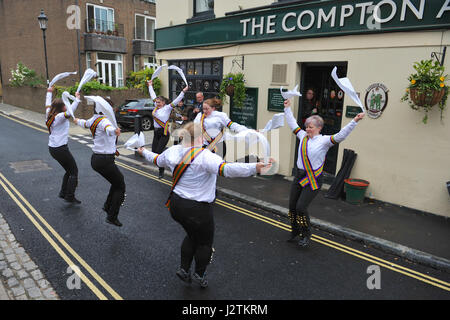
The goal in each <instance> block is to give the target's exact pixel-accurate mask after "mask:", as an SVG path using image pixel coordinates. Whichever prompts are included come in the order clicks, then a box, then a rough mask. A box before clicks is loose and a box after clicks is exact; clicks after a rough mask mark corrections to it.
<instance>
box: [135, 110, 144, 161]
mask: <svg viewBox="0 0 450 320" xmlns="http://www.w3.org/2000/svg"><path fill="white" fill-rule="evenodd" d="M141 131H142V117H141V116H140V115H137V116H136V117H135V118H134V133H136V134H137V135H139V133H141ZM134 155H135V156H140V155H139V152H137V151H135V152H134Z"/></svg>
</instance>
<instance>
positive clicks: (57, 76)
mask: <svg viewBox="0 0 450 320" xmlns="http://www.w3.org/2000/svg"><path fill="white" fill-rule="evenodd" d="M72 74H77V73H76V72H63V73H60V74H58V75H56V76H55V77H54V78H53V80H52V81H51V82H50V84H49V85H48V87H49V88H51V87H52V86H53V85H54V84H55V83H56V82H58V81H59V80H61V79H64V78H67V77H68V76H70V75H72Z"/></svg>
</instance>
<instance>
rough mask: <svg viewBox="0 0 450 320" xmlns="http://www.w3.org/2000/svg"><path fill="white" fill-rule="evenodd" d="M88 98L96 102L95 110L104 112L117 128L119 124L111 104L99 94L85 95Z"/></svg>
mask: <svg viewBox="0 0 450 320" xmlns="http://www.w3.org/2000/svg"><path fill="white" fill-rule="evenodd" d="M85 98H86V100H90V101H93V102H95V111H97V113H100V112H101V113H103V114H104V115H105V116H106V118H108V120H109V121H111V123H112V124H113V126H114V127H115V128H116V129H117V128H118V127H119V126H118V125H117V121H116V115H115V114H114V110H113V108H112V107H111V105H110V104H109V103H108V102H107V101H106V100H105V99H103V98H102V97H99V96H85Z"/></svg>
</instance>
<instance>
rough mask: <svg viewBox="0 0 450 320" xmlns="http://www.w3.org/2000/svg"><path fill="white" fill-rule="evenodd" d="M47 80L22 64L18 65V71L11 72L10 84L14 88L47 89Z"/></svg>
mask: <svg viewBox="0 0 450 320" xmlns="http://www.w3.org/2000/svg"><path fill="white" fill-rule="evenodd" d="M45 83H46V81H45V79H44V77H43V76H38V75H37V74H36V71H34V70H32V69H29V68H27V67H26V66H25V65H24V64H23V63H22V62H19V63H18V64H17V68H16V70H11V79H9V84H10V85H11V86H12V87H45Z"/></svg>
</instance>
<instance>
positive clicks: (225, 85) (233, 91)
mask: <svg viewBox="0 0 450 320" xmlns="http://www.w3.org/2000/svg"><path fill="white" fill-rule="evenodd" d="M219 95H220V99H222V100H223V101H225V100H226V96H229V97H233V104H234V106H236V107H238V108H242V107H243V106H244V101H245V98H246V93H245V80H244V74H243V73H228V74H227V75H225V76H224V77H223V79H222V83H221V85H220V93H219Z"/></svg>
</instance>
